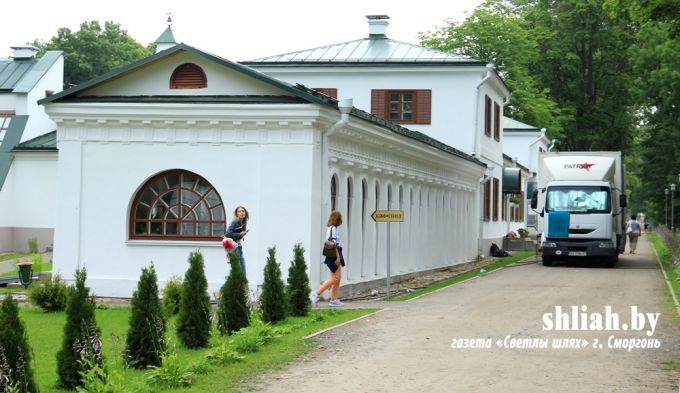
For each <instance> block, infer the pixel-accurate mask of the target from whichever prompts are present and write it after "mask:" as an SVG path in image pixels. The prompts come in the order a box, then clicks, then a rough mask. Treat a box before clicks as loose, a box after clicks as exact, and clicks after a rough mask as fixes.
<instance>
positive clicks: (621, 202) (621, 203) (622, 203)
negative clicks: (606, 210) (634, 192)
mask: <svg viewBox="0 0 680 393" xmlns="http://www.w3.org/2000/svg"><path fill="white" fill-rule="evenodd" d="M627 204H628V203H627V202H626V194H621V195H619V206H620V207H621V208H622V209H623V208H624V207H626V205H627Z"/></svg>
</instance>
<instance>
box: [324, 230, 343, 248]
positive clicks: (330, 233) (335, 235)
mask: <svg viewBox="0 0 680 393" xmlns="http://www.w3.org/2000/svg"><path fill="white" fill-rule="evenodd" d="M328 238H330V239H331V240H333V241H335V242H336V243H338V247H342V245H341V244H340V233H339V232H338V227H328V229H327V230H326V239H328Z"/></svg>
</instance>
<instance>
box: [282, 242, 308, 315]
mask: <svg viewBox="0 0 680 393" xmlns="http://www.w3.org/2000/svg"><path fill="white" fill-rule="evenodd" d="M286 290H287V293H286V300H287V301H288V310H289V312H290V315H294V316H305V315H307V314H308V313H309V308H310V303H311V302H310V301H309V294H310V289H309V276H307V263H306V262H305V249H304V248H302V244H300V243H298V244H296V245H295V246H294V247H293V261H292V262H291V264H290V267H289V268H288V286H287V288H286Z"/></svg>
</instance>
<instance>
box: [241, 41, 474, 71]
mask: <svg viewBox="0 0 680 393" xmlns="http://www.w3.org/2000/svg"><path fill="white" fill-rule="evenodd" d="M242 63H243V64H258V65H262V64H261V63H267V64H270V63H273V64H281V63H283V64H306V65H313V64H326V65H327V64H329V63H331V64H354V65H361V64H363V63H369V64H373V65H374V64H376V63H388V64H397V63H398V64H404V63H407V64H414V63H415V64H423V63H425V64H442V65H475V66H478V65H485V63H484V62H481V61H479V60H475V59H472V58H469V57H467V56H456V55H452V54H450V53H447V52H442V51H438V50H435V49H431V48H426V47H423V46H419V45H413V44H408V43H405V42H401V41H396V40H392V39H389V38H363V39H359V40H354V41H348V42H342V43H339V44H333V45H327V46H321V47H318V48H312V49H307V50H302V51H297V52H290V53H284V54H280V55H275V56H268V57H262V58H259V59H254V60H249V61H244V62H242Z"/></svg>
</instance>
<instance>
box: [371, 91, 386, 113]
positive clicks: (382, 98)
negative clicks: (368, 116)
mask: <svg viewBox="0 0 680 393" xmlns="http://www.w3.org/2000/svg"><path fill="white" fill-rule="evenodd" d="M371 113H372V114H374V115H376V116H378V117H382V118H383V119H387V90H378V89H373V90H371Z"/></svg>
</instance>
